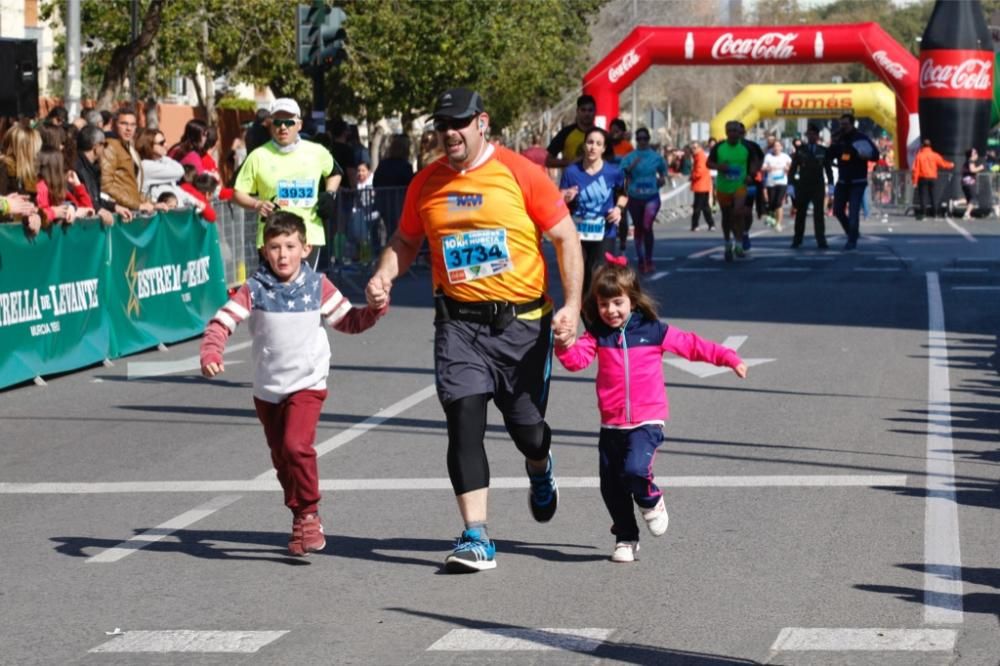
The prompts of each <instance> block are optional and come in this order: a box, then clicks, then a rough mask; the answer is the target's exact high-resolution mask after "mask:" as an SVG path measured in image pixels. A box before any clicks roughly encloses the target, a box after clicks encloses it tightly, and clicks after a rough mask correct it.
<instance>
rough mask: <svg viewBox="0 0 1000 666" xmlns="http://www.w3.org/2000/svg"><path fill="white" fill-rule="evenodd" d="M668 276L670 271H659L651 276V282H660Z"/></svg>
mask: <svg viewBox="0 0 1000 666" xmlns="http://www.w3.org/2000/svg"><path fill="white" fill-rule="evenodd" d="M668 275H670V271H658V272H656V273H653V274H652V275H650V276H649V281H650V282H656V281H657V280H659V279H661V278H665V277H667V276H668Z"/></svg>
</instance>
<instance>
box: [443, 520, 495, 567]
mask: <svg viewBox="0 0 1000 666" xmlns="http://www.w3.org/2000/svg"><path fill="white" fill-rule="evenodd" d="M496 552H497V547H496V545H495V544H494V543H493V542H492V541H490V540H489V539H484V538H483V536H482V533H480V531H479V530H477V529H470V530H464V531H463V532H462V536H460V537H459V538H458V541H457V542H456V543H455V550H453V551H451V555H449V556H448V557H446V558H445V560H444V566H445V569H447V570H448V571H449V572H450V573H475V572H476V571H486V570H487V569H496V566H497V561H496Z"/></svg>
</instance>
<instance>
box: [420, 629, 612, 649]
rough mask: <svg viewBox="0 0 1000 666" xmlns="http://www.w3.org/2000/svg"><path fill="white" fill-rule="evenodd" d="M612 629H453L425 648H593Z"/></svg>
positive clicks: (605, 637)
mask: <svg viewBox="0 0 1000 666" xmlns="http://www.w3.org/2000/svg"><path fill="white" fill-rule="evenodd" d="M614 631H615V630H614V629H589V628H588V629H522V628H516V627H497V628H495V629H452V630H451V631H449V632H448V633H447V634H445V635H444V636H442V637H441V638H439V639H438V640H437V641H435V642H434V644H433V645H431V646H430V647H429V648H427V649H428V650H438V651H442V650H444V651H449V652H469V651H481V650H523V651H527V650H532V651H535V650H565V651H569V652H575V653H581V652H593V651H594V650H596V649H597V648H599V647H600V646H601V644H602V643H604V642H605V641H606V640H608V637H610V636H611V634H613V633H614Z"/></svg>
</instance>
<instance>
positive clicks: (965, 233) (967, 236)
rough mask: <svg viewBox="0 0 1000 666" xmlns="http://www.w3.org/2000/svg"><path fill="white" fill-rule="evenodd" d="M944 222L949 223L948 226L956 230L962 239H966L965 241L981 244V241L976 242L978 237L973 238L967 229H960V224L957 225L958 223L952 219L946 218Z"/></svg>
mask: <svg viewBox="0 0 1000 666" xmlns="http://www.w3.org/2000/svg"><path fill="white" fill-rule="evenodd" d="M944 221H945V222H947V223H948V226H949V227H951V228H952V229H954V230H955V231H957V232H958V233H960V234H962V238H964V239H965V240H967V241H969V242H970V243H978V242H979V241H977V240H976V237H975V236H973V235H972V234H970V233H969V232H968V231H966V230H965V229H964V228H963V227H960V226H959V225H958V224H957V223H956V222H955V221H954V220H953V219H951V218H950V217H946V218H944Z"/></svg>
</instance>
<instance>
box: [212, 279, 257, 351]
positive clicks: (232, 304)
mask: <svg viewBox="0 0 1000 666" xmlns="http://www.w3.org/2000/svg"><path fill="white" fill-rule="evenodd" d="M251 305H252V302H251V297H250V288H249V287H248V286H247V285H245V284H244V285H243V286H241V287H240V288H239V289H238V290H237V291H236V293H235V294H233V297H232V298H231V299H229V300H228V301H227V302H226V304H225V305H223V306H222V307H221V308H219V310H218V311H217V312H216V313H215V314H214V315H213V316H212V319H211V320H210V321H209V322H208V326H206V327H205V336H204V337H203V338H202V340H201V364H202V365H205V364H207V363H222V353H223V352H224V351H225V350H226V341H227V340H229V336H230V335H232V334H233V332H234V331H235V330H236V327H237V326H238V325H239V324H240V322H241V321H243V320H244V319H246V318H247V317H249V316H250V308H251Z"/></svg>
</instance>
